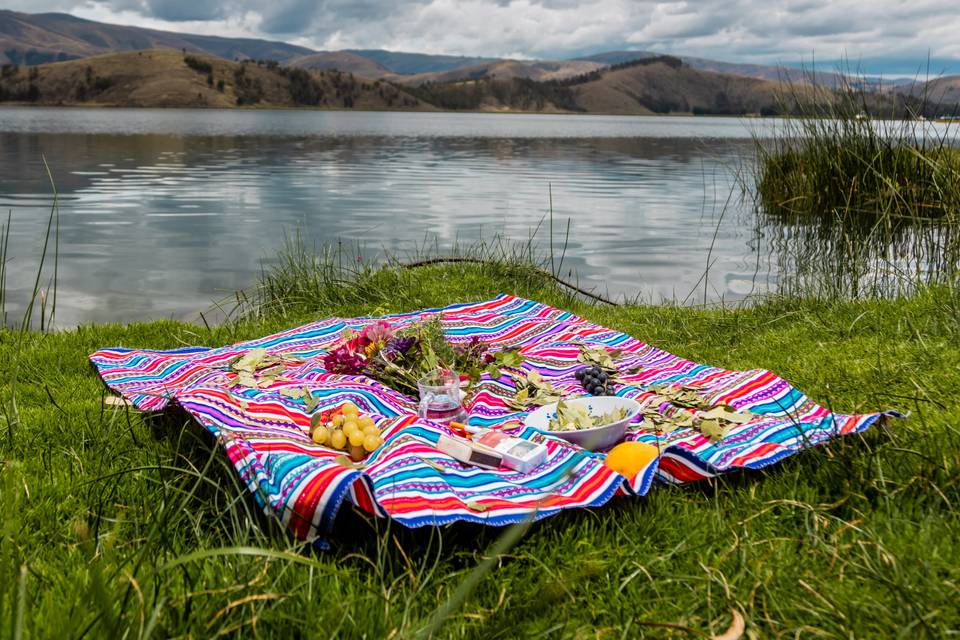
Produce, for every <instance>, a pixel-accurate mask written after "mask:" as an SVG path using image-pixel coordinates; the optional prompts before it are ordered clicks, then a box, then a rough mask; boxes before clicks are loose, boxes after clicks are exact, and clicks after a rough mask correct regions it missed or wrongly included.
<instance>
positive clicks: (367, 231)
mask: <svg viewBox="0 0 960 640" xmlns="http://www.w3.org/2000/svg"><path fill="white" fill-rule="evenodd" d="M9 111H12V110H0V207H3V208H4V209H10V210H12V212H13V235H12V239H11V254H12V255H13V257H14V260H13V261H12V262H11V263H10V264H9V265H8V266H9V270H10V275H9V282H8V286H9V287H10V288H11V290H12V298H13V300H14V303H17V302H19V303H21V304H22V302H23V300H24V298H25V292H26V290H27V289H28V287H29V286H31V285H32V277H33V275H34V269H35V258H36V256H38V255H39V252H40V244H41V242H42V234H43V230H44V229H45V225H46V216H47V214H48V212H49V206H50V191H49V185H48V184H47V181H46V174H45V171H44V169H43V165H42V159H41V158H42V157H44V156H45V157H46V158H47V159H48V161H49V162H50V165H51V168H52V170H53V173H54V178H55V180H56V184H57V187H58V189H59V191H60V205H61V220H60V222H61V224H60V232H61V245H60V264H61V278H60V293H59V300H58V313H57V316H58V321H59V324H61V325H70V324H75V323H78V322H86V321H104V320H134V319H145V318H158V317H169V316H173V317H178V318H195V317H196V313H197V312H198V311H199V310H202V309H205V308H208V307H209V305H210V302H211V300H212V299H214V298H217V297H220V296H223V295H226V294H229V293H230V292H232V291H234V290H236V289H240V288H244V287H248V286H250V285H251V284H252V282H253V281H254V280H255V278H256V275H257V273H258V272H259V269H260V262H259V261H260V259H261V258H263V257H269V256H271V255H273V254H274V252H275V251H276V249H277V248H278V247H279V246H280V245H281V243H282V240H283V236H284V233H285V231H290V230H292V229H295V228H302V229H303V230H304V232H305V234H306V236H307V237H308V238H310V239H311V240H315V241H316V242H317V243H322V242H336V241H338V240H344V241H350V242H354V241H356V242H359V243H360V245H361V247H362V249H363V250H364V251H365V252H367V253H369V254H375V253H379V252H380V251H382V250H387V251H392V252H407V251H410V250H412V249H413V247H414V246H415V245H416V244H418V243H422V242H423V241H424V240H425V239H427V240H429V239H434V238H435V239H436V241H437V242H438V243H439V245H440V246H441V247H443V246H450V245H451V244H452V243H454V242H458V241H459V242H469V241H473V240H478V239H482V238H491V237H492V236H494V235H496V234H500V235H505V236H507V237H508V238H512V239H516V240H525V239H526V238H527V237H528V235H529V233H530V232H531V230H532V229H534V228H536V227H537V226H538V225H540V224H541V222H542V221H543V219H544V216H545V215H546V213H547V208H548V185H552V191H553V209H554V217H555V220H556V221H557V227H558V228H562V227H563V225H564V224H565V220H566V219H567V218H569V219H570V220H571V235H570V239H569V245H568V247H567V258H566V260H565V263H564V264H565V268H566V267H567V266H568V267H569V268H572V269H573V270H574V271H575V272H576V273H577V274H578V275H579V277H580V281H581V283H585V284H587V285H588V286H593V287H596V288H597V289H599V290H601V291H604V292H607V293H609V294H611V295H629V296H640V297H641V298H644V299H652V300H659V299H661V298H666V299H678V300H681V301H682V300H684V299H686V298H687V297H688V294H690V292H691V291H695V292H696V293H695V295H694V296H693V297H692V299H695V300H697V301H702V300H703V299H704V292H706V298H707V299H708V300H716V299H719V298H724V299H736V298H739V297H742V296H744V295H746V294H749V293H750V292H751V291H754V290H755V288H756V283H757V282H758V279H757V277H756V276H757V272H758V268H761V266H762V270H768V269H769V265H768V264H764V265H759V266H758V260H757V256H758V252H757V245H756V237H757V230H756V228H755V225H754V224H753V222H752V221H753V217H752V213H751V212H750V211H749V210H746V209H744V208H741V207H738V206H736V204H734V205H733V206H730V207H727V208H726V210H723V204H724V202H725V200H726V199H727V196H728V195H729V193H730V191H731V188H732V179H731V168H732V167H735V166H736V165H737V163H738V162H739V161H740V160H741V158H742V157H743V155H744V154H746V153H749V149H750V143H749V141H748V140H746V139H745V138H743V136H742V135H740V134H738V135H737V136H731V137H730V138H729V139H723V138H721V137H720V135H722V134H723V132H724V131H728V130H729V129H730V127H731V125H730V123H731V122H734V123H737V121H731V120H730V119H717V121H718V122H717V123H716V128H715V129H714V130H713V132H714V133H715V134H718V135H715V136H711V137H710V138H697V137H693V136H686V137H680V138H665V137H634V136H630V133H631V132H632V131H633V130H634V129H635V128H636V121H637V120H638V119H636V118H615V119H610V118H599V119H596V120H597V121H596V122H595V121H594V120H593V119H590V118H586V117H585V118H580V117H577V118H564V119H561V120H560V122H559V123H558V122H556V121H555V120H556V119H552V120H549V121H548V122H547V123H542V122H540V123H534V124H529V123H532V122H534V121H533V120H530V119H529V118H528V117H527V116H520V117H519V118H520V119H521V120H524V119H526V120H525V121H526V122H527V123H528V125H527V126H528V127H529V128H531V129H532V130H533V133H534V134H536V135H528V136H520V137H502V136H491V135H485V134H488V133H489V131H483V129H484V127H486V126H487V125H488V123H491V122H493V123H498V122H499V121H498V120H496V119H495V118H494V119H492V120H491V119H490V116H477V115H471V114H456V119H451V118H450V115H451V114H443V115H444V120H445V121H446V122H447V124H448V128H452V129H453V130H454V132H455V133H456V135H450V136H441V135H436V134H433V135H426V134H422V132H420V133H417V131H418V128H423V127H425V126H427V125H426V124H425V123H429V126H430V127H434V128H435V127H437V126H439V125H438V124H437V123H436V122H435V121H433V120H424V119H423V118H422V114H377V115H378V118H379V119H378V120H377V122H380V125H379V126H380V127H381V128H382V129H391V128H392V129H394V130H396V129H404V128H405V129H406V130H409V129H411V128H412V129H413V130H414V133H415V134H416V135H372V134H370V132H369V129H371V128H372V127H371V126H369V123H367V125H365V126H359V125H358V126H357V127H356V129H357V130H355V131H347V130H340V131H337V132H335V133H330V134H324V135H320V134H316V135H314V134H311V135H304V134H303V133H302V132H301V130H302V129H303V127H304V124H303V122H304V120H303V114H300V113H290V112H271V113H269V114H268V115H266V116H265V115H264V114H262V113H254V112H239V113H240V115H239V116H238V115H237V114H234V113H233V112H230V113H229V114H225V116H224V117H226V118H227V119H229V120H233V121H237V120H236V119H237V118H240V119H241V120H242V121H243V124H242V126H240V127H239V128H240V129H241V130H242V131H243V134H242V135H235V134H227V133H220V134H218V135H199V134H197V135H193V134H191V135H173V134H170V133H153V132H150V131H149V130H148V131H146V132H133V133H131V132H128V131H127V130H126V129H124V128H123V127H120V126H119V125H118V128H119V129H120V130H121V131H123V133H104V132H101V130H102V129H104V128H106V127H107V125H106V124H105V123H104V122H102V119H104V118H110V117H112V116H113V115H114V112H112V111H90V110H78V111H72V110H70V111H67V110H63V111H59V112H57V113H58V114H61V118H62V120H64V121H67V122H69V121H70V119H71V118H75V119H76V122H74V125H75V126H74V129H75V131H74V132H61V133H40V132H36V131H33V130H32V127H33V126H34V120H29V119H28V120H27V121H25V122H24V121H19V123H18V124H17V123H14V124H15V125H16V126H14V125H11V124H10V123H9V121H6V120H4V119H3V117H4V116H6V115H8V112H9ZM119 113H127V112H119ZM158 113H159V114H160V115H159V116H158V117H159V118H161V120H160V123H159V124H160V125H162V126H158V127H157V128H159V129H163V128H164V127H167V126H170V125H169V122H168V119H169V118H170V117H171V116H170V112H158ZM180 113H193V112H180ZM201 113H203V117H204V118H208V117H209V116H208V114H207V113H205V112H201ZM219 113H220V112H218V114H219ZM321 115H322V116H323V117H326V116H327V115H328V114H321ZM351 115H356V114H351ZM410 115H414V116H416V118H415V120H416V122H414V123H413V124H411V123H410V122H406V123H404V122H403V120H404V118H405V117H407V116H410ZM135 116H136V117H137V118H143V117H144V114H142V113H140V112H137V113H136V114H135ZM31 117H33V118H38V117H40V116H31ZM91 118H93V119H94V120H95V121H96V122H95V124H96V126H95V127H93V126H92V125H90V124H89V121H90V119H91ZM97 118H99V119H97ZM398 119H399V120H400V121H401V122H400V123H399V124H398V122H397V120H398ZM671 120H674V121H675V123H673V124H670V125H669V127H670V128H669V129H668V130H670V131H674V132H676V131H678V130H679V127H680V125H682V124H683V123H682V122H681V120H683V119H671ZM688 120H696V122H695V123H694V124H688V125H687V126H688V127H694V128H699V129H698V130H702V129H704V128H705V127H708V125H709V123H707V124H705V122H704V121H705V120H708V119H688ZM251 121H252V122H251ZM191 122H193V121H192V120H190V119H184V123H183V128H184V129H185V130H190V128H191V127H193V126H196V123H193V124H191ZM284 123H287V125H289V129H287V130H285V129H283V127H284ZM564 123H571V124H569V127H573V128H574V129H575V130H574V131H573V132H572V133H571V131H566V134H567V135H563V136H561V135H556V136H554V137H543V136H542V135H540V134H541V133H543V131H549V132H553V133H555V134H556V133H557V128H561V129H562V127H563V126H566V125H565V124H564ZM208 124H209V123H208ZM341 124H342V123H341ZM508 125H509V126H508V127H506V125H503V124H497V126H501V127H506V128H510V127H514V128H516V127H518V126H520V125H518V124H517V123H516V122H515V121H513V120H511V121H510V122H509V123H508ZM615 125H616V126H619V127H620V128H621V137H593V136H587V137H584V136H583V135H582V134H583V131H587V132H590V131H593V130H595V129H598V128H599V129H603V130H604V131H608V130H609V129H610V127H612V126H615ZM59 126H60V127H65V125H64V124H63V122H62V121H61V122H60V124H59ZM643 126H644V127H649V126H650V125H649V123H644V125H643ZM737 126H739V127H740V129H738V131H740V130H742V125H740V124H738V125H737ZM258 127H259V128H258ZM11 129H14V130H13V131H11ZM4 130H5V131H4ZM135 131H140V129H135ZM469 131H472V134H470V135H468V134H467V132H469ZM278 132H282V134H281V133H278ZM538 239H539V241H540V242H546V240H547V238H546V234H545V233H544V232H541V234H540V235H539V236H538ZM560 240H561V239H560V238H558V239H557V241H558V242H559V241H560ZM708 265H709V277H708V278H707V280H706V282H704V280H703V278H702V276H703V274H704V271H705V270H706V269H707V267H708ZM761 276H762V277H761V278H760V279H759V281H765V280H766V279H767V271H762V273H761ZM8 311H9V312H10V313H11V315H15V314H16V313H17V307H16V306H15V304H14V305H10V306H8Z"/></svg>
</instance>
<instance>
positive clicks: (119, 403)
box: [103, 396, 134, 407]
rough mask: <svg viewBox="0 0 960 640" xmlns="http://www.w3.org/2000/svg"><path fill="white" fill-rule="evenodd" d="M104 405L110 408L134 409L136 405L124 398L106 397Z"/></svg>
mask: <svg viewBox="0 0 960 640" xmlns="http://www.w3.org/2000/svg"><path fill="white" fill-rule="evenodd" d="M103 404H105V405H106V406H108V407H132V406H134V404H133V403H132V402H130V401H129V400H127V399H126V398H124V397H123V396H104V398H103Z"/></svg>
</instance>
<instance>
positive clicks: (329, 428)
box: [310, 402, 383, 461]
mask: <svg viewBox="0 0 960 640" xmlns="http://www.w3.org/2000/svg"><path fill="white" fill-rule="evenodd" d="M311 429H312V431H311V434H310V435H311V437H312V438H313V441H314V442H315V443H317V444H319V445H321V446H325V447H330V448H332V449H336V450H338V451H345V452H347V453H349V454H350V458H351V459H352V460H354V461H360V460H363V459H364V458H365V457H367V454H369V453H372V452H373V451H376V450H377V449H378V448H379V447H380V445H382V444H383V437H382V436H381V434H380V429H378V428H377V425H376V424H375V423H374V422H373V418H371V417H370V416H361V415H360V410H359V409H358V408H357V405H355V404H353V403H352V402H347V403H346V404H343V405H342V406H340V408H339V409H335V410H334V411H331V412H323V413H318V414H315V415H314V416H313V420H312V421H311Z"/></svg>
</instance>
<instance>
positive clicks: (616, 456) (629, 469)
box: [604, 442, 660, 480]
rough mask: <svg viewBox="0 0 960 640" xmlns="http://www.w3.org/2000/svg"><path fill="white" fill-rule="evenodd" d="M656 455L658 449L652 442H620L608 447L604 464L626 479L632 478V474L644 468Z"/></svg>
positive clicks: (634, 474) (658, 451)
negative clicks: (611, 447)
mask: <svg viewBox="0 0 960 640" xmlns="http://www.w3.org/2000/svg"><path fill="white" fill-rule="evenodd" d="M658 455H660V450H659V449H657V448H656V447H655V446H653V445H652V444H647V443H645V442H621V443H620V444H618V445H617V446H615V447H614V448H613V449H610V452H609V453H608V454H607V459H606V460H605V461H604V464H605V465H607V467H608V468H610V469H612V470H613V471H616V472H617V473H619V474H620V475H622V476H624V477H626V478H627V479H628V480H633V478H634V476H636V475H637V474H638V473H640V471H641V470H643V469H644V468H646V466H647V465H648V464H650V463H651V462H652V461H653V460H655V459H656V457H657V456H658Z"/></svg>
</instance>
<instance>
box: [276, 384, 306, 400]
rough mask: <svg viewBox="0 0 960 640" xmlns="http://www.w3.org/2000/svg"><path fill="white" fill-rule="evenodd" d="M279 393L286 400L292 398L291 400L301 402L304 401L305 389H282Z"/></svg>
mask: <svg viewBox="0 0 960 640" xmlns="http://www.w3.org/2000/svg"><path fill="white" fill-rule="evenodd" d="M277 393H279V394H280V395H282V396H284V397H285V398H290V399H291V400H301V399H303V394H304V389H301V388H300V387H285V388H283V389H280V390H279V391H278V392H277Z"/></svg>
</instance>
